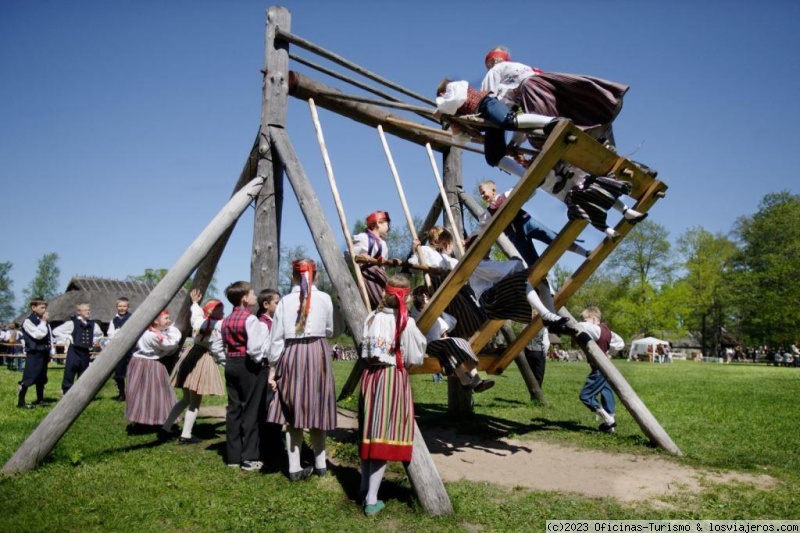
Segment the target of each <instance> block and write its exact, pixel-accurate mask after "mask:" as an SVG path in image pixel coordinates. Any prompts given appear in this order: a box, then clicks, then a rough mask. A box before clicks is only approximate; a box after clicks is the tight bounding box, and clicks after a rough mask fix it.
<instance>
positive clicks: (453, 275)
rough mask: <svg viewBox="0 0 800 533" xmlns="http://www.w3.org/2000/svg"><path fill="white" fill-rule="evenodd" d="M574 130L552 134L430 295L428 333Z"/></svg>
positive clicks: (563, 127) (423, 323)
mask: <svg viewBox="0 0 800 533" xmlns="http://www.w3.org/2000/svg"><path fill="white" fill-rule="evenodd" d="M571 129H575V128H574V127H573V126H572V125H571V124H568V123H564V122H562V123H561V124H559V125H557V126H556V127H555V129H554V130H553V132H552V133H551V134H550V137H549V138H548V140H547V142H546V143H545V145H544V148H543V149H542V152H541V153H540V154H539V155H538V156H537V157H536V159H535V160H534V162H533V164H531V166H530V167H528V170H527V171H526V172H525V175H524V176H523V177H522V178H521V179H520V181H519V182H518V183H517V185H516V186H515V187H514V189H513V190H512V191H511V194H510V195H509V197H508V199H507V200H506V201H505V202H504V203H503V205H502V206H501V207H500V209H498V210H497V212H496V213H495V215H494V216H493V217H492V219H491V220H490V221H489V223H488V224H487V225H486V227H484V228H483V230H482V231H481V233H480V235H478V238H477V239H476V240H475V243H474V244H473V245H472V246H471V247H470V249H469V250H467V253H466V254H465V255H464V257H463V258H462V259H461V261H459V262H458V265H456V268H454V269H453V270H452V272H450V274H449V275H448V276H447V278H446V279H445V281H444V283H442V285H441V286H440V287H439V289H438V290H437V291H436V293H435V294H434V295H433V297H432V298H431V301H430V302H429V303H428V305H427V306H426V307H425V309H424V310H423V311H422V314H421V315H420V316H419V319H418V320H417V325H418V326H419V328H420V330H422V331H423V332H427V331H428V329H430V327H431V326H432V325H433V322H434V321H435V320H436V318H437V317H439V316H441V314H442V312H443V311H444V310H445V308H446V307H447V305H448V304H449V303H450V301H452V299H453V298H454V297H455V295H456V294H457V293H458V291H460V290H461V287H463V286H464V285H465V284H467V283H468V282H469V277H470V276H471V275H472V273H473V272H474V271H475V268H476V267H477V266H478V263H480V262H481V260H482V259H483V257H484V256H485V255H486V253H487V252H488V251H489V249H490V248H491V247H492V244H493V243H494V242H495V241H496V240H497V238H498V237H499V236H500V234H501V233H503V230H504V229H505V228H506V226H508V225H509V224H510V223H511V221H512V220H513V219H514V217H515V216H516V214H517V212H518V211H519V210H520V209H521V208H522V206H523V205H524V204H525V202H527V201H528V199H529V198H530V197H531V195H532V194H533V192H534V191H535V190H536V188H537V187H539V185H541V184H542V182H543V181H544V179H545V178H546V177H547V173H548V172H550V170H552V168H553V166H554V165H555V164H556V163H558V161H559V160H560V159H561V155H562V154H563V153H564V152H565V151H566V150H567V148H568V147H569V143H570V142H572V139H573V137H572V136H571V135H570V133H569V132H570V130H571Z"/></svg>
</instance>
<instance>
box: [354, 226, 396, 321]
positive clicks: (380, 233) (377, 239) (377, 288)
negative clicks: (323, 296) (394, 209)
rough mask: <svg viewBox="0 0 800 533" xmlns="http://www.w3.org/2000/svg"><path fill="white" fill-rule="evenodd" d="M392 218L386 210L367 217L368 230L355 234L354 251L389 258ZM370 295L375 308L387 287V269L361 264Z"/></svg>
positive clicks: (371, 305) (371, 304)
mask: <svg viewBox="0 0 800 533" xmlns="http://www.w3.org/2000/svg"><path fill="white" fill-rule="evenodd" d="M391 223H392V221H391V219H390V218H389V213H387V212H386V211H375V212H374V213H371V214H370V215H369V216H368V217H367V230H366V231H365V232H364V233H358V234H356V235H353V253H354V254H355V255H356V256H359V255H361V256H366V257H370V258H373V259H389V246H388V244H387V242H386V237H387V236H388V235H389V232H390V231H391ZM359 267H360V268H361V274H362V276H363V277H364V282H365V285H366V289H367V296H368V297H369V305H370V308H372V309H375V308H376V307H378V305H379V304H380V302H381V298H383V288H384V287H386V270H385V269H384V268H383V267H382V266H380V265H366V264H362V265H359Z"/></svg>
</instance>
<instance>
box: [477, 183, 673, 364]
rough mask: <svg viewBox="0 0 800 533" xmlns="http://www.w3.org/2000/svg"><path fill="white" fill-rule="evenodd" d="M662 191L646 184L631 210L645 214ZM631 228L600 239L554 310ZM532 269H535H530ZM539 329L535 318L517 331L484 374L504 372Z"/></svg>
mask: <svg viewBox="0 0 800 533" xmlns="http://www.w3.org/2000/svg"><path fill="white" fill-rule="evenodd" d="M666 190H667V186H666V185H665V184H664V183H662V182H660V181H657V180H654V181H653V183H652V184H651V185H650V188H649V189H648V190H647V192H645V194H644V195H643V196H642V198H641V199H640V200H639V202H638V203H637V204H636V206H635V209H636V210H637V211H641V212H646V211H647V210H649V209H650V207H651V206H652V205H653V204H654V203H655V202H656V201H657V200H658V199H659V197H660V196H661V194H662V193H663V192H664V191H666ZM577 223H582V224H583V225H584V226H585V224H586V223H585V222H583V221H579V222H577ZM632 228H633V226H632V225H631V224H630V223H628V222H627V221H626V220H625V219H622V220H621V221H620V222H619V224H617V226H616V228H615V229H616V231H618V232H619V233H620V238H619V239H617V240H616V241H612V240H611V239H606V240H604V241H603V243H602V244H601V245H600V246H598V247H597V248H596V249H595V250H594V252H592V255H591V256H590V257H589V258H588V259H587V260H586V261H584V262H583V264H582V265H581V266H580V267H578V270H576V271H575V273H574V274H573V275H572V276H571V277H570V278H569V279H567V281H566V283H564V286H563V287H561V289H560V290H559V291H558V294H556V297H555V299H554V303H555V307H556V309H558V308H560V307H561V306H563V305H564V304H566V302H567V300H568V299H569V298H570V297H571V296H572V295H573V294H575V292H576V291H577V290H578V289H579V288H580V287H581V286H582V285H583V283H584V282H585V281H586V280H587V279H588V278H589V276H591V275H592V274H593V273H594V271H595V270H597V268H598V267H599V266H600V265H601V264H602V263H603V261H605V259H606V258H607V257H608V255H609V254H610V253H611V252H612V251H614V249H615V248H616V247H617V246H618V245H619V243H620V242H622V239H624V238H625V236H626V235H627V234H628V233H629V232H630V231H631V229H632ZM562 233H563V232H562ZM560 236H561V235H559V237H560ZM553 244H555V243H553ZM551 246H552V245H551ZM543 257H544V256H543ZM537 265H538V262H537ZM534 270H536V268H534ZM541 329H542V321H541V319H539V318H537V319H536V320H535V321H533V322H532V323H530V324H529V325H528V326H527V327H526V328H525V329H523V330H522V331H521V332H520V334H519V335H518V336H517V339H516V341H514V342H513V343H511V345H509V346H508V348H507V349H506V351H505V353H504V354H503V355H502V356H500V357H498V358H496V359H495V362H494V363H493V364H492V365H491V366H489V367H488V368H487V369H486V371H487V372H488V373H490V374H499V373H502V371H503V370H505V368H506V367H507V366H508V365H509V364H510V363H511V361H512V360H513V359H514V355H515V354H517V353H519V351H520V350H521V349H523V348H524V347H525V345H526V344H528V342H530V341H531V339H533V338H534V337H535V336H536V334H537V333H539V331H540V330H541Z"/></svg>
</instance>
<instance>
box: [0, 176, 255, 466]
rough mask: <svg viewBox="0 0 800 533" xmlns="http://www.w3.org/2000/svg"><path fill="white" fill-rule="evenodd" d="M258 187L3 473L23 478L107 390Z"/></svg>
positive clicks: (219, 219) (216, 226)
mask: <svg viewBox="0 0 800 533" xmlns="http://www.w3.org/2000/svg"><path fill="white" fill-rule="evenodd" d="M261 187H262V182H261V180H259V179H258V178H256V179H253V180H252V181H251V182H250V183H248V184H247V185H246V186H245V187H243V188H242V190H240V191H239V192H238V193H236V194H235V195H234V197H233V198H231V199H230V201H228V203H227V204H226V205H225V206H224V207H223V208H222V210H220V212H219V213H218V214H217V215H216V216H215V217H214V219H213V220H211V222H210V223H209V224H208V226H206V228H205V229H204V230H203V232H202V233H200V235H199V236H198V237H197V238H196V239H195V240H194V242H192V243H191V244H190V245H189V247H188V248H187V249H186V251H185V252H184V253H183V255H181V257H180V258H179V259H178V261H177V262H176V263H175V264H174V265H173V266H172V268H171V269H169V271H168V272H167V275H166V276H164V278H163V279H162V280H161V281H160V282H159V283H158V285H156V287H155V288H154V289H153V291H152V292H151V293H150V294H149V295H148V296H147V298H145V300H144V302H142V304H141V305H140V306H139V307H138V308H137V309H136V311H134V313H133V315H132V316H131V318H130V319H129V320H128V322H127V323H126V324H125V327H124V328H121V329H120V330H119V333H117V334H116V335H115V336H114V338H113V339H111V340H110V341H109V343H108V344H107V345H106V346H105V348H104V349H103V357H99V358H98V359H97V360H96V361H95V362H94V363H92V364H91V365H89V368H88V370H86V372H85V373H84V375H83V376H81V379H79V380H78V381H77V382H76V383H75V385H73V386H72V388H71V389H70V390H69V392H68V393H67V394H65V395H64V397H63V398H62V399H61V401H59V402H58V403H57V404H56V405H55V407H53V410H52V411H50V412H49V413H48V414H47V416H46V417H45V418H44V420H42V421H41V422H40V423H39V425H38V426H37V427H36V429H35V430H34V431H33V433H31V434H30V436H29V437H28V438H27V439H26V440H25V442H23V443H22V446H20V447H19V449H18V450H17V451H16V452H15V453H14V455H13V456H12V457H11V458H10V459H9V460H8V462H7V463H6V464H5V466H4V467H3V472H4V473H5V474H7V475H8V474H14V473H18V472H25V471H28V470H30V469H32V468H34V467H35V466H36V465H37V464H38V463H39V462H40V461H41V460H42V459H44V458H45V457H46V456H47V455H48V454H49V453H50V451H51V450H52V449H53V447H54V446H55V445H56V443H57V442H58V441H59V439H60V438H61V437H62V436H63V435H64V433H66V432H67V430H68V429H69V427H70V426H71V425H72V424H73V422H75V420H77V418H78V416H80V414H81V413H82V412H83V410H84V409H86V407H87V406H88V405H89V403H90V402H91V401H92V400H93V399H94V397H95V396H96V395H97V392H98V391H99V390H100V389H101V388H102V387H103V385H105V383H106V381H108V378H109V377H110V376H111V374H112V373H113V372H114V369H115V368H116V366H117V364H119V362H120V361H121V360H122V358H123V357H124V356H125V354H126V353H127V352H128V350H129V349H130V348H131V347H132V346H133V345H134V343H135V342H136V341H137V340H138V338H139V336H140V335H141V334H142V332H143V331H144V330H145V329H147V327H148V326H150V324H152V322H153V320H154V319H155V318H156V317H157V316H158V314H159V313H160V312H161V311H162V310H163V309H164V308H165V307H167V305H168V304H169V302H170V301H171V300H172V298H174V296H175V295H176V294H177V293H178V291H179V290H180V289H181V287H182V286H183V283H184V282H185V281H186V280H187V279H188V278H189V276H190V275H191V273H192V271H193V270H195V268H197V265H199V264H200V262H201V261H202V260H203V258H204V257H205V256H206V254H208V252H209V250H210V249H211V247H212V246H213V245H214V243H216V242H217V241H218V239H219V238H220V236H221V235H222V234H223V233H224V232H225V230H227V229H228V228H229V227H230V226H231V225H232V224H233V222H234V221H235V220H236V219H238V218H239V216H241V214H242V212H243V211H244V210H245V209H246V208H247V206H248V205H250V202H251V201H252V195H254V194H258V191H259V190H260V189H261Z"/></svg>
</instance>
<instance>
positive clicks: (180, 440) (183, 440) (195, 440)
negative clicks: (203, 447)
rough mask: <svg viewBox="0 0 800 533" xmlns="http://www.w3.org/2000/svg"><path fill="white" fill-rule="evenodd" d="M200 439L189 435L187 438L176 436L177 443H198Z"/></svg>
mask: <svg viewBox="0 0 800 533" xmlns="http://www.w3.org/2000/svg"><path fill="white" fill-rule="evenodd" d="M201 442H203V441H202V439H198V438H197V437H195V436H191V437H189V438H188V439H187V438H184V437H178V444H200V443H201Z"/></svg>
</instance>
